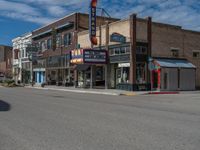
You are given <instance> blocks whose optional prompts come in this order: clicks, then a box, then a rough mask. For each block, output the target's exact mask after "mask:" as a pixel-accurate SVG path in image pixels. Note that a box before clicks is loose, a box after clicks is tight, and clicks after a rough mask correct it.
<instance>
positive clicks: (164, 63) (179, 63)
mask: <svg viewBox="0 0 200 150" xmlns="http://www.w3.org/2000/svg"><path fill="white" fill-rule="evenodd" d="M155 60H156V62H157V63H158V64H159V65H160V66H161V67H168V68H196V66H195V65H193V64H192V63H190V62H189V61H187V60H184V59H160V58H157V59H155Z"/></svg>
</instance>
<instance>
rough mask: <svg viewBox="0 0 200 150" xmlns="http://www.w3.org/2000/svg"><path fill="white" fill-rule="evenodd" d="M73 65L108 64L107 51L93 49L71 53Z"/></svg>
mask: <svg viewBox="0 0 200 150" xmlns="http://www.w3.org/2000/svg"><path fill="white" fill-rule="evenodd" d="M70 62H71V63H72V64H106V63H107V51H106V50H93V49H79V50H72V51H71V60H70Z"/></svg>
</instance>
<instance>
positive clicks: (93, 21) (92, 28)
mask: <svg viewBox="0 0 200 150" xmlns="http://www.w3.org/2000/svg"><path fill="white" fill-rule="evenodd" d="M96 7H97V0H91V4H90V12H89V25H90V27H89V31H90V41H91V43H92V44H93V45H97V38H96Z"/></svg>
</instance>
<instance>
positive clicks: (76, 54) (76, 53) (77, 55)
mask: <svg viewBox="0 0 200 150" xmlns="http://www.w3.org/2000/svg"><path fill="white" fill-rule="evenodd" d="M70 62H71V63H72V64H82V63H83V49H76V50H72V51H71V52H70Z"/></svg>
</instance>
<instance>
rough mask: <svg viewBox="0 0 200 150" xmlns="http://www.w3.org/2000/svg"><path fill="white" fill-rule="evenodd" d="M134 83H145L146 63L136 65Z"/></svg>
mask: <svg viewBox="0 0 200 150" xmlns="http://www.w3.org/2000/svg"><path fill="white" fill-rule="evenodd" d="M136 83H137V84H144V83H146V63H145V62H141V63H137V64H136Z"/></svg>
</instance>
